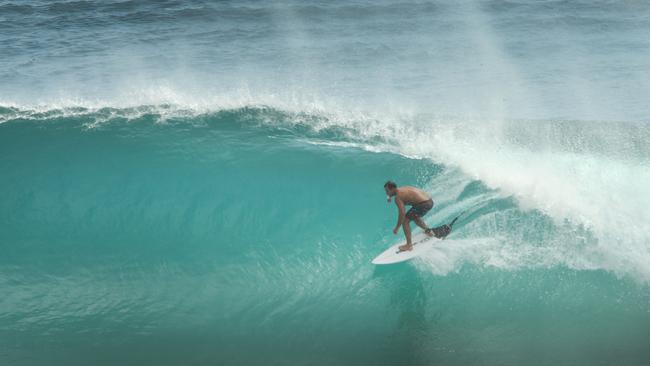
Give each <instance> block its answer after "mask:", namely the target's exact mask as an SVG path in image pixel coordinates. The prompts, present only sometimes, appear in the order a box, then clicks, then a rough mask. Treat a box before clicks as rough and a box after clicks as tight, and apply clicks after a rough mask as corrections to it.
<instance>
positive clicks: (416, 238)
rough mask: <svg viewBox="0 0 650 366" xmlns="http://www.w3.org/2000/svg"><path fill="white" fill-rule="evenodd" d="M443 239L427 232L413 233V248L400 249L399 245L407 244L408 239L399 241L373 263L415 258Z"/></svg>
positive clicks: (388, 262)
mask: <svg viewBox="0 0 650 366" xmlns="http://www.w3.org/2000/svg"><path fill="white" fill-rule="evenodd" d="M441 240H442V239H438V238H436V237H433V236H428V235H426V234H425V233H419V234H417V235H413V237H412V238H411V241H412V242H413V249H412V250H407V251H400V250H399V246H400V245H404V244H406V241H403V242H401V243H397V244H395V245H393V246H392V247H390V248H388V249H386V250H385V251H384V252H383V253H381V254H380V255H378V256H377V257H376V258H375V259H373V260H372V264H393V263H399V262H404V261H407V260H409V259H413V258H415V257H417V256H420V255H421V254H423V253H424V252H426V251H428V250H429V249H431V248H433V246H434V245H436V243H439V242H440V241H441Z"/></svg>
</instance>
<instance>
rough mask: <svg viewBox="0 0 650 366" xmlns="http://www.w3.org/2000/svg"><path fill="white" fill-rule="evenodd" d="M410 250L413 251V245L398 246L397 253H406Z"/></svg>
mask: <svg viewBox="0 0 650 366" xmlns="http://www.w3.org/2000/svg"><path fill="white" fill-rule="evenodd" d="M412 249H413V244H404V245H400V246H399V251H400V252H406V251H408V250H412Z"/></svg>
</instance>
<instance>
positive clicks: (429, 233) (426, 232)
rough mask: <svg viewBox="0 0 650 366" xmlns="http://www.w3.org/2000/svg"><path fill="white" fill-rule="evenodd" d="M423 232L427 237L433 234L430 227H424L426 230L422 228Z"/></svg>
mask: <svg viewBox="0 0 650 366" xmlns="http://www.w3.org/2000/svg"><path fill="white" fill-rule="evenodd" d="M424 233H425V234H427V235H428V236H429V237H431V236H433V230H432V229H426V230H424Z"/></svg>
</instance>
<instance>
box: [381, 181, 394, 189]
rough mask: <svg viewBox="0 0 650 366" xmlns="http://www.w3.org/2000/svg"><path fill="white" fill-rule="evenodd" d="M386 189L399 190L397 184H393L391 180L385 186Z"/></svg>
mask: <svg viewBox="0 0 650 366" xmlns="http://www.w3.org/2000/svg"><path fill="white" fill-rule="evenodd" d="M386 187H388V188H390V189H393V188H397V184H395V182H393V181H392V180H389V181H388V182H386V183H385V184H384V188H386Z"/></svg>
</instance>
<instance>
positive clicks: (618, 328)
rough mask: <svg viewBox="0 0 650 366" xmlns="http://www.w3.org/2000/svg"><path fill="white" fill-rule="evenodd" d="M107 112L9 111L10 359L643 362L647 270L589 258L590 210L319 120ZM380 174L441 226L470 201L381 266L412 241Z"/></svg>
mask: <svg viewBox="0 0 650 366" xmlns="http://www.w3.org/2000/svg"><path fill="white" fill-rule="evenodd" d="M14 112H15V111H14ZM14 112H11V111H5V112H4V113H5V114H8V113H14ZM106 113H108V112H106V111H104V112H101V111H99V112H91V111H80V112H79V113H75V114H63V115H60V116H57V115H56V113H53V115H46V116H38V118H33V115H32V118H31V119H27V118H25V117H16V118H13V119H11V120H10V121H8V122H5V123H2V124H0V146H1V148H0V149H1V150H0V152H1V154H0V171H2V172H3V174H2V179H1V180H0V191H1V192H3V193H2V200H0V222H1V223H2V224H1V229H0V250H1V251H2V253H3V255H2V256H1V257H0V293H2V294H3V296H2V297H0V343H1V344H2V345H3V346H2V350H0V360H2V361H3V362H2V363H3V364H7V365H12V364H16V365H46V364H57V365H63V364H65V365H88V364H93V365H118V364H119V365H142V364H155V365H179V364H183V365H227V364H229V365H259V364H267V365H395V364H410V365H434V364H444V365H519V364H526V365H558V364H562V365H611V364H620V365H645V364H647V362H648V360H650V348H648V339H650V302H649V301H650V293H649V292H648V288H647V285H646V284H645V281H644V280H643V278H639V277H638V276H635V275H634V273H635V272H630V273H629V274H625V273H624V272H622V271H613V270H610V269H608V268H606V266H605V265H603V266H601V267H599V266H597V265H595V264H594V263H595V262H593V260H594V258H600V257H599V256H594V255H592V254H593V252H594V251H595V249H594V248H598V246H599V245H602V243H599V241H598V238H597V237H595V234H594V233H593V232H592V231H590V229H589V228H585V227H580V226H577V225H573V224H571V223H569V222H564V223H562V222H561V221H560V222H558V221H556V220H553V219H551V218H550V217H549V216H547V215H546V214H544V213H542V212H541V211H539V210H535V209H532V210H531V209H525V210H524V209H521V208H520V205H519V202H518V200H517V199H515V198H513V197H512V196H509V195H507V194H503V193H501V192H499V191H498V190H495V189H491V188H488V187H487V186H486V185H485V184H484V183H483V182H481V181H479V180H476V179H473V178H471V177H469V176H467V175H465V174H463V173H462V172H461V171H460V170H458V169H456V168H454V167H452V166H448V165H445V164H440V163H434V162H433V161H432V160H429V159H417V158H407V157H405V156H402V155H399V154H395V153H392V152H388V151H386V152H381V149H379V147H380V146H384V145H382V144H385V143H387V142H386V141H382V140H381V139H375V140H372V139H371V140H367V139H366V140H362V139H360V138H355V137H354V136H353V135H351V134H350V133H349V131H348V130H346V129H345V128H338V127H328V128H325V129H314V128H312V127H310V126H311V125H313V119H308V120H307V122H305V121H303V122H300V123H295V121H294V122H292V123H288V122H287V121H289V120H291V118H294V120H295V116H292V115H290V114H285V113H283V112H279V111H275V110H267V109H242V110H229V111H222V112H218V113H211V114H205V115H197V116H193V117H174V118H171V119H168V120H164V121H161V119H160V116H159V115H157V114H155V113H144V114H142V115H139V116H138V117H135V118H127V117H114V118H112V119H108V120H107V121H106V122H105V123H101V124H96V123H95V122H96V121H97V120H99V119H101V118H100V117H102V116H103V115H104V114H106ZM119 113H122V114H128V111H127V112H124V111H121V112H119ZM313 118H315V120H318V118H316V117H313ZM269 120H270V121H272V123H270V122H269ZM262 121H266V122H264V123H263V122H262ZM310 121H311V122H310ZM285 122H287V123H285ZM310 124H311V125H310ZM373 147H374V148H373ZM387 179H394V180H396V181H397V182H398V183H399V184H412V185H417V186H421V187H424V188H425V189H427V190H428V191H430V192H431V193H432V195H433V197H434V200H435V201H436V206H435V207H434V209H433V210H432V213H431V214H429V216H428V218H427V222H428V223H429V224H432V225H433V224H437V223H441V222H446V221H447V220H449V218H451V217H453V216H455V215H456V214H458V213H459V212H461V211H463V210H468V213H467V214H466V215H465V216H464V217H463V219H462V220H460V221H459V222H458V223H457V224H456V225H455V227H454V232H453V233H452V235H450V237H449V238H448V240H446V241H445V242H444V243H442V244H440V247H439V248H438V249H437V250H436V251H434V252H432V253H430V255H428V256H426V257H425V258H423V259H421V260H416V261H413V262H408V263H403V264H399V265H393V266H386V267H376V266H373V265H372V264H370V260H371V259H372V258H373V257H374V256H376V255H377V254H379V253H380V252H381V251H383V250H384V249H385V248H386V247H387V246H389V245H390V244H392V243H394V242H395V241H397V240H399V239H400V237H395V236H393V234H392V233H391V232H390V229H391V228H392V227H393V225H394V222H395V219H396V210H395V207H394V205H387V204H386V202H385V197H384V194H383V188H382V185H383V183H384V181H385V180H387ZM585 258H587V259H589V260H590V261H591V262H589V261H588V260H587V259H585Z"/></svg>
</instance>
